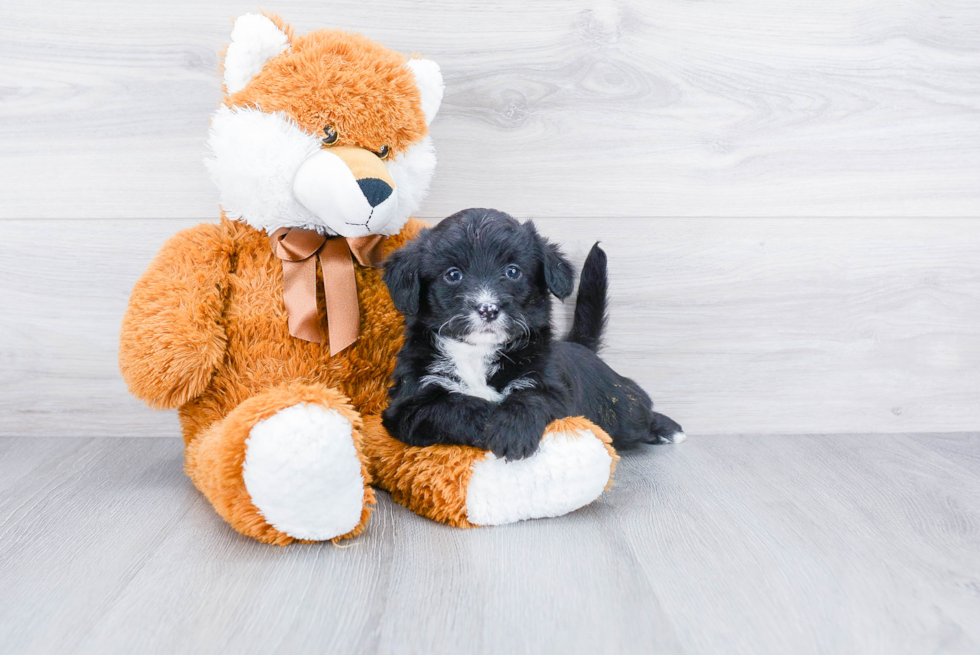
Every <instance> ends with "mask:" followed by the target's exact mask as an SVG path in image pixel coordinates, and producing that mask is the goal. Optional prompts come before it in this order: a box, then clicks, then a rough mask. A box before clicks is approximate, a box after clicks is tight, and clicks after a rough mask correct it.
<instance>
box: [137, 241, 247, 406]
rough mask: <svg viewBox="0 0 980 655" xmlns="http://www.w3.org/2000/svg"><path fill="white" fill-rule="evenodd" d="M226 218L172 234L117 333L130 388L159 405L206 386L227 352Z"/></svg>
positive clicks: (181, 401)
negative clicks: (223, 222)
mask: <svg viewBox="0 0 980 655" xmlns="http://www.w3.org/2000/svg"><path fill="white" fill-rule="evenodd" d="M223 234H224V230H223V228H222V226H221V225H218V224H211V223H205V224H202V225H198V226H197V227H193V228H191V229H189V230H184V231H182V232H178V233H177V234H176V235H174V236H173V237H172V238H171V239H170V240H169V241H167V243H166V244H164V246H163V248H161V249H160V252H159V253H158V254H157V256H156V258H155V259H154V260H153V262H152V263H151V264H150V266H149V268H148V269H147V270H146V272H145V273H144V274H143V277H141V278H140V280H139V281H138V282H137V283H136V286H135V287H134V288H133V293H132V295H131V296H130V298H129V307H128V309H127V310H126V315H125V317H124V318H123V324H122V331H121V333H120V337H119V368H120V370H121V371H122V375H123V378H124V379H125V380H126V384H127V385H129V390H130V392H131V393H132V394H133V395H134V396H136V397H137V398H139V399H141V400H143V401H144V402H146V403H147V404H148V405H150V406H152V407H156V408H161V409H172V408H175V407H180V406H181V405H183V404H184V403H185V402H187V401H188V400H191V399H192V398H194V397H196V396H197V395H199V394H200V393H201V392H202V391H203V390H204V389H205V387H206V386H207V384H208V382H209V381H210V379H211V376H212V374H213V373H214V369H215V367H216V366H217V365H218V364H219V363H220V362H221V359H222V357H223V356H224V352H225V333H224V328H223V327H222V324H221V320H220V319H221V312H222V307H223V295H224V287H225V284H226V281H227V277H228V272H229V270H230V261H231V254H232V247H231V245H230V243H228V242H227V241H226V239H225V238H224V237H223Z"/></svg>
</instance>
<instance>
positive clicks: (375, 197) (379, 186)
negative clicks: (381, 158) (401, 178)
mask: <svg viewBox="0 0 980 655" xmlns="http://www.w3.org/2000/svg"><path fill="white" fill-rule="evenodd" d="M357 186H359V187H361V193H363V194H364V197H365V198H367V201H368V202H369V203H371V206H372V207H377V206H378V205H380V204H381V203H383V202H384V201H385V200H387V199H388V196H390V195H391V185H389V184H388V183H387V182H385V181H384V180H379V179H378V178H376V177H369V178H366V179H363V180H358V181H357Z"/></svg>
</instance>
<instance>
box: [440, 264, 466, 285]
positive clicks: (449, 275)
mask: <svg viewBox="0 0 980 655" xmlns="http://www.w3.org/2000/svg"><path fill="white" fill-rule="evenodd" d="M443 277H444V278H446V282H448V283H449V284H456V283H457V282H459V281H460V280H462V279H463V271H461V270H459V269H458V268H456V267H455V266H454V267H453V268H451V269H449V270H448V271H446V273H445V275H443Z"/></svg>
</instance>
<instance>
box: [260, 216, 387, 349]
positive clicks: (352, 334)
mask: <svg viewBox="0 0 980 655" xmlns="http://www.w3.org/2000/svg"><path fill="white" fill-rule="evenodd" d="M384 241H385V237H383V236H381V235H380V234H372V235H370V236H366V237H357V238H351V239H347V238H344V237H327V236H324V235H322V234H320V233H319V232H317V231H315V230H304V229H302V228H297V227H282V228H279V229H278V230H276V231H275V232H273V233H272V236H270V237H269V244H270V245H271V246H272V253H273V254H274V255H275V256H276V257H278V258H279V259H281V260H282V298H283V302H284V303H285V305H286V314H287V315H288V316H289V334H291V335H293V336H294V337H296V338H297V339H303V340H304V341H312V342H313V343H320V342H321V341H322V340H323V339H322V338H321V336H320V324H319V321H318V320H317V311H316V257H314V255H319V259H320V269H321V270H322V271H323V294H324V296H325V297H326V299H327V336H328V337H329V339H330V354H331V355H336V354H337V353H339V352H340V351H341V350H343V349H344V348H346V347H347V346H349V345H351V344H352V343H354V342H355V341H357V332H358V327H359V324H360V314H359V312H358V308H357V280H356V278H355V277H354V261H353V259H352V258H351V255H353V256H354V257H355V258H357V261H358V263H359V264H360V265H361V266H377V265H378V263H379V262H380V261H381V257H382V249H383V247H384Z"/></svg>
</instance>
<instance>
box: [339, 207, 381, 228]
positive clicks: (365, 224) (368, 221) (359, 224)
mask: <svg viewBox="0 0 980 655" xmlns="http://www.w3.org/2000/svg"><path fill="white" fill-rule="evenodd" d="M373 216H374V207H372V208H371V213H370V214H368V217H367V220H366V221H364V222H363V223H349V222H348V221H344V222H345V223H347V224H348V225H356V226H357V227H367V226H368V223H370V222H371V217H373Z"/></svg>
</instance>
